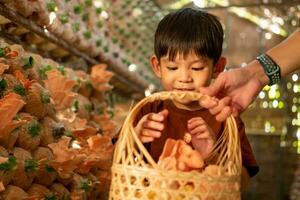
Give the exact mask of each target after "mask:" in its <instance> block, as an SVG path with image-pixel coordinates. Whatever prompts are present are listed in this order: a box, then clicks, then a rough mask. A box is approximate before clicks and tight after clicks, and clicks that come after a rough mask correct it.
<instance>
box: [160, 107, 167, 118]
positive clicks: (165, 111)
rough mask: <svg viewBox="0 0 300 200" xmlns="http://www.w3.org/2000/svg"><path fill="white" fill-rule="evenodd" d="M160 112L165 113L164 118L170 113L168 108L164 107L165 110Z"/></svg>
mask: <svg viewBox="0 0 300 200" xmlns="http://www.w3.org/2000/svg"><path fill="white" fill-rule="evenodd" d="M158 114H159V115H163V116H164V118H166V117H167V116H168V114H169V111H168V110H167V109H164V110H163V111H161V112H159V113H158Z"/></svg>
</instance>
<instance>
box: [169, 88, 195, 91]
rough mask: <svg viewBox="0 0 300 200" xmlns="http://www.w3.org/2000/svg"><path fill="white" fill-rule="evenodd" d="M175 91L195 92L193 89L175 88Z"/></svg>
mask: <svg viewBox="0 0 300 200" xmlns="http://www.w3.org/2000/svg"><path fill="white" fill-rule="evenodd" d="M174 90H175V91H195V89H193V88H174Z"/></svg>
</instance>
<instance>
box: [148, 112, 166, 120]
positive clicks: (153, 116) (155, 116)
mask: <svg viewBox="0 0 300 200" xmlns="http://www.w3.org/2000/svg"><path fill="white" fill-rule="evenodd" d="M164 119H165V118H164V116H163V115H160V114H158V113H151V114H149V115H148V120H152V121H156V122H162V121H164Z"/></svg>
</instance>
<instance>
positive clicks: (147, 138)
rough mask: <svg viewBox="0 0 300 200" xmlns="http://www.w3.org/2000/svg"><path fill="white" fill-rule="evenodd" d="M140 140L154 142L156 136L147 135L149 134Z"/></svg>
mask: <svg viewBox="0 0 300 200" xmlns="http://www.w3.org/2000/svg"><path fill="white" fill-rule="evenodd" d="M140 140H141V141H142V143H147V142H153V140H154V138H153V137H147V136H141V137H140Z"/></svg>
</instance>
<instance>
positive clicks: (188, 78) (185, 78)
mask: <svg viewBox="0 0 300 200" xmlns="http://www.w3.org/2000/svg"><path fill="white" fill-rule="evenodd" d="M192 80H193V79H192V76H191V75H190V73H188V72H186V71H182V72H181V75H180V79H179V81H180V82H183V83H189V82H192Z"/></svg>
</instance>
